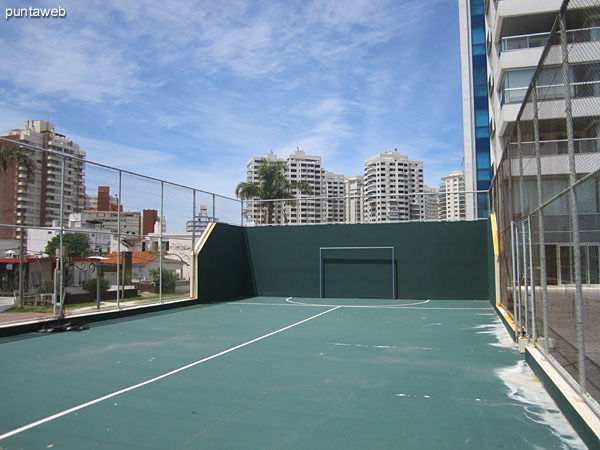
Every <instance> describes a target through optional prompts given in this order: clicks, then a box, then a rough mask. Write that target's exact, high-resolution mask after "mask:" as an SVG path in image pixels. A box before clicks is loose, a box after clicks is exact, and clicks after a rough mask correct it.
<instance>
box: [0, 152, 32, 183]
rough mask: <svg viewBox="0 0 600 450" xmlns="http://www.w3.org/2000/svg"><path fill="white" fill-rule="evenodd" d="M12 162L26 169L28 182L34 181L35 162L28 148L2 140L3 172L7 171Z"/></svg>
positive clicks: (1, 166)
mask: <svg viewBox="0 0 600 450" xmlns="http://www.w3.org/2000/svg"><path fill="white" fill-rule="evenodd" d="M11 164H16V165H17V166H19V167H22V168H23V169H24V170H25V174H26V176H27V182H30V181H33V179H34V178H35V164H34V162H33V160H32V159H31V158H30V157H29V155H28V153H27V150H25V149H23V148H21V147H19V146H18V145H17V144H8V143H6V142H0V168H1V169H2V171H3V172H6V170H7V169H8V167H9V166H10V165H11Z"/></svg>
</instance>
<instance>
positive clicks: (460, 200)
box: [438, 170, 466, 221]
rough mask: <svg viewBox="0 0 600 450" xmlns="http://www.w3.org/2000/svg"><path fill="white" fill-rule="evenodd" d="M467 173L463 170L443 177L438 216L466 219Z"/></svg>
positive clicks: (451, 219) (446, 218) (448, 219)
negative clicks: (465, 192)
mask: <svg viewBox="0 0 600 450" xmlns="http://www.w3.org/2000/svg"><path fill="white" fill-rule="evenodd" d="M464 191H465V174H464V171H462V170H455V171H453V172H450V174H449V175H448V176H447V177H443V178H442V182H441V184H440V190H439V194H438V205H439V209H438V218H439V220H445V221H457V220H465V218H466V209H465V194H464Z"/></svg>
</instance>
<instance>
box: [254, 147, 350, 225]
mask: <svg viewBox="0 0 600 450" xmlns="http://www.w3.org/2000/svg"><path fill="white" fill-rule="evenodd" d="M264 161H270V162H275V161H281V162H283V163H284V164H285V177H286V179H287V180H288V181H296V182H303V183H306V184H308V186H310V188H311V191H312V193H311V194H310V195H305V194H302V193H301V192H300V191H295V192H294V191H293V192H292V195H291V196H292V198H296V197H302V198H307V197H308V198H309V199H305V200H296V201H289V202H275V203H274V204H275V206H274V208H273V210H274V214H273V216H274V220H273V223H276V224H303V223H326V222H333V221H337V220H339V221H343V217H342V215H343V209H342V212H341V213H340V212H339V210H340V209H341V208H342V207H338V205H337V204H335V205H334V204H332V205H331V208H330V209H328V207H327V204H326V202H325V201H324V200H320V199H312V198H310V197H321V196H325V195H326V193H327V189H328V186H330V188H329V190H330V191H331V192H332V193H334V192H335V193H336V194H339V193H340V190H339V187H340V183H341V186H343V181H341V179H340V177H341V176H340V175H335V174H331V175H330V176H329V178H328V179H329V180H330V182H329V184H328V183H326V181H325V173H326V171H325V169H323V168H322V167H321V157H320V156H315V155H307V154H306V153H304V152H303V151H302V150H300V149H296V151H295V152H293V153H291V154H289V155H288V156H286V157H285V158H278V157H277V156H276V155H274V154H273V153H272V152H270V153H267V154H266V155H265V156H263V157H258V156H255V157H253V158H252V159H250V161H248V163H247V164H246V179H247V182H248V183H257V184H258V183H259V178H258V169H259V167H260V165H261V164H262V163H263V162H264ZM336 196H339V195H336ZM328 211H329V212H330V213H331V214H332V217H331V220H329V218H328V216H327V213H328ZM266 214H267V205H266V203H259V202H253V201H249V202H248V207H247V209H246V220H247V223H248V225H256V224H264V223H267V220H266ZM340 217H342V219H339V218H340Z"/></svg>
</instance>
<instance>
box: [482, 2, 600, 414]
mask: <svg viewBox="0 0 600 450" xmlns="http://www.w3.org/2000/svg"><path fill="white" fill-rule="evenodd" d="M599 18H600V2H598V1H597V0H596V1H591V0H571V1H569V0H566V1H565V2H564V3H563V5H562V7H561V10H560V12H559V13H558V15H557V18H556V20H555V22H554V26H553V28H552V31H551V32H550V33H549V34H548V35H547V36H545V37H544V39H546V40H545V46H544V50H543V53H542V56H541V59H540V62H539V65H538V66H537V68H536V70H535V73H534V75H533V79H532V81H531V83H530V84H529V86H528V87H527V88H525V89H523V92H522V93H521V98H522V99H523V102H522V104H521V108H520V110H519V114H518V116H517V120H516V122H514V123H513V124H511V125H512V128H508V129H507V132H506V134H505V138H504V153H503V157H502V160H501V162H500V164H499V165H498V168H497V173H496V174H495V178H494V180H493V183H492V189H491V199H492V211H493V213H494V215H495V219H496V223H497V227H498V243H499V246H498V247H499V252H500V258H499V268H498V269H499V301H500V303H501V304H502V306H503V307H504V309H505V310H506V311H508V312H509V313H510V314H511V315H512V318H513V319H514V322H515V330H516V334H517V337H518V338H523V339H527V340H529V341H530V342H532V343H534V344H536V345H537V346H538V348H540V349H541V351H542V352H544V353H545V355H546V356H547V357H548V359H549V360H550V361H551V362H552V363H553V364H554V365H555V367H556V368H557V369H558V370H559V371H560V372H561V373H562V374H563V375H564V377H565V379H566V380H567V381H569V382H570V383H571V384H572V386H573V387H574V388H575V389H576V390H577V391H578V392H579V393H580V394H581V395H582V397H583V398H584V399H585V400H586V401H587V403H588V404H589V405H590V406H591V407H592V408H593V409H594V410H595V411H596V413H597V414H600V407H599V404H598V402H599V401H600V327H599V326H598V323H600V259H599V253H600V101H599V97H600V28H598V25H600V23H597V22H598V20H599ZM514 94H515V92H512V95H514Z"/></svg>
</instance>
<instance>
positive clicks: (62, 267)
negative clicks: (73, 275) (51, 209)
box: [58, 155, 66, 319]
mask: <svg viewBox="0 0 600 450" xmlns="http://www.w3.org/2000/svg"><path fill="white" fill-rule="evenodd" d="M61 172H62V173H61V177H60V217H59V223H60V231H59V233H60V234H59V235H60V237H59V244H60V249H59V259H60V289H59V291H58V296H59V298H60V308H59V310H58V318H59V319H62V318H63V317H64V315H65V297H66V295H65V254H64V250H63V233H64V226H65V224H64V215H65V155H62V163H61Z"/></svg>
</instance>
